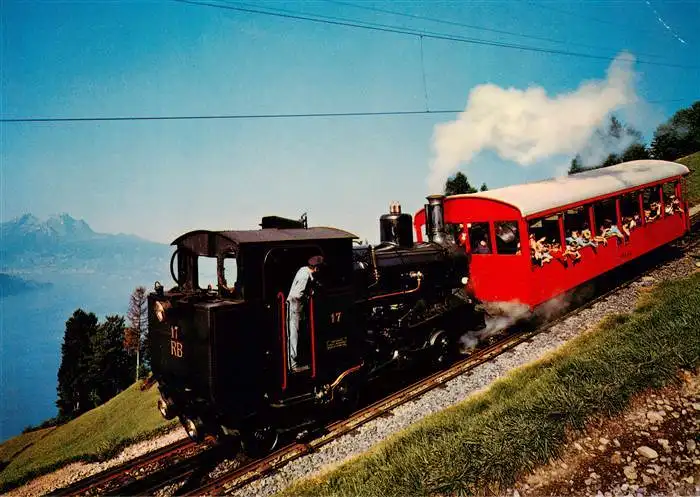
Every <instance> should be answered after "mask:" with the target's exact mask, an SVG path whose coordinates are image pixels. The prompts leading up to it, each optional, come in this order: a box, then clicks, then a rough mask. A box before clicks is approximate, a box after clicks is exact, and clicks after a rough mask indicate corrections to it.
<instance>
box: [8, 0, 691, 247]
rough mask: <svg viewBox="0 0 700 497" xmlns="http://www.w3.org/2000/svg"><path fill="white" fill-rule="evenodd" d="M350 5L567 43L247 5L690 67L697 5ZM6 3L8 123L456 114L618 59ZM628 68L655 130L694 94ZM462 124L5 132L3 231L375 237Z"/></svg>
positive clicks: (480, 160)
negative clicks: (288, 221) (435, 140)
mask: <svg viewBox="0 0 700 497" xmlns="http://www.w3.org/2000/svg"><path fill="white" fill-rule="evenodd" d="M349 1H350V0H349ZM352 2H353V3H355V4H356V5H362V6H365V7H372V8H378V9H385V10H393V11H396V12H402V13H406V14H411V15H414V16H419V17H431V18H439V19H444V20H448V21H450V22H452V23H462V24H470V25H474V26H481V27H485V28H490V29H497V30H502V31H512V32H514V33H519V34H525V35H528V36H534V37H539V38H550V39H555V40H559V41H562V42H563V43H552V42H549V41H544V40H540V39H532V38H522V37H516V36H512V35H506V34H503V33H494V32H489V31H483V30H476V29H473V28H467V27H464V26H457V25H450V24H444V23H442V24H441V23H436V22H433V21H428V20H425V19H416V18H407V17H402V16H398V15H394V14H387V13H380V12H376V11H370V10H367V9H360V8H357V7H353V6H349V5H346V4H340V3H335V2H328V1H308V2H264V3H263V2H259V3H256V4H254V7H255V6H257V8H267V9H269V10H275V11H276V12H281V11H282V10H284V11H286V12H294V13H297V14H302V15H308V14H316V15H323V16H330V17H335V18H344V19H352V20H354V21H358V22H370V23H379V24H384V25H391V26H395V27H397V28H399V29H409V28H410V29H413V30H420V31H430V32H433V33H440V34H444V35H449V36H459V37H469V38H477V39H481V40H488V41H497V42H505V43H515V44H521V45H528V46H533V47H539V48H544V49H551V48H554V49H558V50H565V51H572V52H580V53H586V54H595V55H603V56H606V57H609V58H610V59H612V58H613V57H615V56H616V55H618V54H619V53H621V52H622V51H627V52H629V53H631V54H632V55H634V56H635V57H636V58H637V59H639V60H644V61H654V62H668V63H674V64H680V65H685V66H698V65H700V60H699V59H700V58H699V57H698V56H697V54H698V53H699V50H698V48H699V44H700V35H699V34H698V33H700V3H698V2H661V1H655V2H650V3H647V2H645V1H644V0H640V1H637V0H628V1H605V2H596V1H588V2H505V1H488V2H487V1H474V2H467V1H464V2H444V1H434V2H419V1H415V2H405V1H396V2H380V1H376V2H360V1H358V0H352ZM210 3H215V4H219V5H234V6H236V5H238V6H240V5H242V4H241V3H236V2H233V1H230V2H220V1H214V0H211V2H210ZM652 7H653V8H652ZM1 9H2V46H1V49H2V52H1V53H0V63H1V65H2V74H1V84H2V96H1V99H2V100H1V108H0V114H2V117H3V118H4V119H8V118H23V117H88V116H89V117H108V116H183V115H221V114H277V113H281V114H288V113H327V112H331V113H332V112H380V111H406V110H417V111H420V110H425V108H426V103H427V107H428V108H430V109H432V110H437V109H448V110H456V109H463V108H464V106H465V104H466V103H467V98H468V96H469V92H470V91H471V90H472V89H473V88H474V87H476V86H477V85H483V84H492V85H496V86H498V87H502V88H511V87H512V88H516V89H520V90H525V89H527V88H528V87H532V86H539V87H542V88H543V89H544V90H545V91H546V93H547V95H549V96H551V97H556V96H557V95H560V94H564V93H569V92H574V91H576V90H577V89H578V88H579V87H580V85H581V84H582V83H583V82H585V81H590V80H603V79H605V77H606V71H607V69H608V67H609V66H610V63H611V60H602V59H593V58H585V57H571V56H563V55H555V54H550V53H536V52H529V51H522V50H516V49H510V48H508V49H507V48H500V47H493V46H484V45H479V44H468V43H459V42H455V41H449V40H436V39H433V38H428V37H424V38H423V40H422V47H423V50H422V57H421V39H420V38H419V37H418V36H409V35H404V34H395V33H387V32H378V31H370V30H364V29H357V28H351V27H345V26H337V25H331V24H323V23H312V22H305V21H299V20H292V19H285V18H280V17H273V16H266V15H260V14H253V13H245V12H240V11H233V10H227V9H220V8H214V7H210V6H195V5H188V4H183V3H177V2H174V1H165V0H163V1H150V2H145V1H131V2H126V1H119V2H107V1H55V2H54V1H8V0H3V1H2V3H1ZM659 17H660V18H661V19H662V20H663V23H662V21H661V20H659ZM664 24H665V25H667V26H669V28H670V29H669V28H667V27H666V26H665V25H664ZM680 40H683V42H681V41H680ZM421 58H422V60H423V62H421ZM423 68H424V71H423ZM634 71H635V72H636V93H637V95H638V97H639V98H640V99H641V102H639V103H637V104H634V105H632V106H628V108H627V109H623V110H622V113H623V115H624V116H634V119H633V120H634V124H635V126H637V127H638V128H639V129H641V131H642V132H643V133H644V134H645V136H646V137H647V138H649V137H650V135H651V133H652V132H653V130H654V128H655V127H656V125H658V124H659V123H660V122H662V121H663V120H665V119H667V118H668V117H670V116H671V115H672V114H673V113H674V112H675V111H676V110H678V109H679V108H682V107H686V106H688V105H690V104H691V103H692V102H694V101H695V100H697V99H698V98H700V91H699V89H700V70H698V69H697V68H678V67H665V66H660V65H648V64H642V63H639V62H638V63H636V64H635V65H634ZM424 81H425V84H424ZM426 94H427V102H426ZM649 102H651V103H649ZM455 118H456V114H431V115H413V116H373V117H343V118H330V117H328V118H305V119H256V120H252V119H251V120H246V119H241V120H182V121H120V122H61V123H0V146H1V157H0V159H1V163H0V183H1V184H0V195H1V199H0V220H2V221H7V220H9V219H12V218H14V217H16V216H19V215H21V214H22V213H24V212H32V213H34V214H35V215H37V216H39V217H45V216H47V215H49V214H52V213H57V212H68V213H70V214H71V215H73V216H74V217H78V218H83V219H85V220H86V221H87V222H88V223H89V224H90V225H91V226H92V227H93V229H95V230H97V231H103V232H128V233H135V234H137V235H140V236H143V237H145V238H149V239H152V240H156V241H161V242H169V241H171V240H172V239H173V238H175V237H176V236H177V235H178V234H180V233H182V232H184V231H187V230H191V229H198V228H210V229H252V228H255V227H256V225H257V223H258V222H259V219H260V217H261V216H262V215H266V214H278V215H284V216H289V217H296V216H298V215H300V214H301V213H302V212H304V211H308V213H309V219H310V222H311V224H313V225H333V226H337V227H341V228H345V229H348V230H350V231H353V232H355V233H357V234H359V235H360V236H361V237H363V238H369V239H370V240H376V238H377V232H378V223H377V218H378V217H379V215H381V214H382V213H383V212H384V211H385V210H386V209H387V208H388V203H389V201H391V200H399V201H400V202H401V203H402V205H403V206H404V209H405V210H408V211H410V212H413V211H415V210H416V209H417V208H419V207H420V206H421V205H422V203H423V199H424V196H425V195H426V194H427V193H429V192H428V191H427V186H426V177H427V175H428V172H429V166H430V163H431V160H432V158H433V149H432V136H433V131H434V127H435V126H436V125H437V124H439V123H445V122H449V121H451V120H454V119H455ZM567 162H568V159H567V158H566V157H563V156H558V157H550V158H547V159H545V160H541V161H539V162H536V163H534V164H531V165H528V166H526V167H524V166H520V165H517V164H515V163H513V162H512V161H509V160H506V159H502V158H501V157H499V156H498V155H497V153H496V152H494V151H492V150H488V149H486V150H482V151H481V152H480V153H479V154H478V155H477V156H475V157H474V158H473V159H472V160H471V161H470V162H469V163H468V164H461V165H460V170H462V171H464V172H465V173H466V174H467V175H468V177H469V178H470V180H471V181H472V183H476V184H481V183H482V182H486V183H487V184H488V185H489V187H492V188H493V187H498V186H505V185H508V184H513V183H519V182H524V181H530V180H537V179H541V178H544V177H549V176H551V175H553V174H556V173H557V172H558V171H559V170H560V169H561V166H562V164H563V165H566V164H567Z"/></svg>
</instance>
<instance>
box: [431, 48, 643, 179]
mask: <svg viewBox="0 0 700 497" xmlns="http://www.w3.org/2000/svg"><path fill="white" fill-rule="evenodd" d="M633 65H634V56H632V55H631V54H629V53H626V52H622V53H621V54H619V55H618V56H617V57H616V58H615V60H613V62H612V63H611V64H610V67H608V71H607V77H606V79H604V80H601V81H589V82H584V83H582V84H581V86H580V87H579V88H578V89H577V90H576V91H574V92H571V93H565V94H560V95H552V96H548V95H547V93H546V91H545V90H544V88H542V87H531V88H528V89H526V90H521V89H517V88H508V89H504V88H500V87H498V86H496V85H492V84H485V85H479V86H477V87H475V88H474V89H472V91H471V92H470V93H469V99H468V101H467V106H466V108H465V109H464V112H462V113H461V114H460V115H459V117H458V118H457V120H456V121H452V122H449V123H444V124H438V125H437V126H436V127H435V130H434V134H433V148H434V151H435V157H434V159H433V161H432V163H431V164H430V175H429V176H428V187H429V188H430V191H431V192H440V191H442V190H443V187H444V184H445V180H446V179H447V178H448V177H449V176H450V175H451V174H454V173H455V172H456V170H457V168H458V167H459V165H460V163H463V162H467V163H468V162H469V161H471V160H472V158H473V157H474V156H475V155H476V154H477V153H479V152H480V151H482V150H487V149H490V150H494V151H495V152H496V153H498V155H499V156H500V157H501V158H503V159H507V160H512V161H515V162H516V163H518V164H520V165H522V166H527V165H530V164H532V163H534V162H536V161H540V160H543V159H546V158H549V157H552V156H555V155H559V154H568V155H569V156H573V155H574V154H576V153H578V152H579V151H581V150H582V149H583V148H584V146H585V145H586V144H588V143H589V141H590V140H591V137H592V136H593V134H594V133H595V131H596V129H598V128H599V127H600V126H601V125H603V123H605V122H606V121H607V118H608V116H609V115H610V114H611V113H612V111H614V110H616V109H619V108H620V107H623V106H626V105H629V104H632V103H635V102H636V101H637V100H638V99H637V94H636V89H635V79H636V78H635V76H636V75H635V73H634V71H633ZM611 153H613V152H611Z"/></svg>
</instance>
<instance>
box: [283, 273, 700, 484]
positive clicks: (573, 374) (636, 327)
mask: <svg viewBox="0 0 700 497" xmlns="http://www.w3.org/2000/svg"><path fill="white" fill-rule="evenodd" d="M698 364H700V273H696V274H694V275H693V276H691V277H689V278H686V279H684V280H680V281H677V282H673V283H664V284H661V285H660V286H659V287H658V288H656V289H655V290H654V292H653V294H651V295H650V296H649V297H648V298H646V299H645V301H644V302H643V303H642V304H640V305H639V306H638V308H637V309H636V310H635V311H634V312H633V313H632V314H629V315H617V316H613V317H609V318H607V319H605V320H604V322H603V323H602V324H601V325H599V326H598V327H597V329H596V330H595V331H593V332H591V333H588V334H586V335H582V336H580V337H578V338H577V339H575V340H573V341H572V342H570V343H568V344H567V345H566V346H564V347H562V348H561V349H560V350H558V351H557V352H556V353H554V354H551V355H549V356H548V357H547V358H545V359H543V360H540V361H538V362H535V363H533V364H531V365H528V366H526V367H524V368H521V369H518V370H516V371H513V372H512V373H511V374H509V375H508V376H506V377H505V378H504V379H502V380H499V381H498V382H496V383H495V384H494V385H493V386H492V387H491V388H490V389H488V390H487V391H485V392H483V393H481V394H478V395H475V396H472V397H471V398H470V399H469V400H467V401H465V402H464V403H462V404H460V405H457V406H455V407H453V408H450V409H447V410H445V411H442V412H440V413H437V414H435V415H432V416H430V417H428V418H426V419H424V420H423V421H421V422H419V423H417V424H416V425H414V426H412V427H411V428H409V429H408V430H406V431H404V432H403V433H400V434H397V435H396V436H394V437H392V438H390V439H388V440H387V441H385V442H384V443H382V444H380V445H379V446H378V447H376V448H375V449H373V450H372V451H371V452H369V453H368V454H366V455H364V456H360V457H359V458H356V459H354V460H353V461H351V462H349V463H347V464H344V465H343V466H341V467H339V468H337V469H335V470H333V471H331V472H329V473H327V474H325V475H322V476H321V477H318V478H315V479H311V480H307V481H304V482H301V483H299V484H297V485H295V486H293V487H292V488H290V489H288V490H287V491H285V492H284V495H286V496H299V495H343V496H345V495H347V496H351V495H352V496H355V495H368V496H369V495H371V496H374V495H382V496H385V497H388V496H393V495H396V496H399V495H401V496H403V495H454V494H458V495H461V494H469V495H471V494H488V493H493V494H498V493H499V492H500V491H502V490H503V486H504V485H509V484H512V482H513V481H514V480H515V478H516V477H517V476H518V474H520V473H522V472H524V471H528V470H530V469H532V468H534V467H535V466H536V465H538V464H542V463H545V462H546V461H548V460H549V459H550V458H552V457H553V456H556V455H557V454H558V451H559V450H560V448H561V447H562V446H563V444H564V442H565V436H566V431H567V430H568V429H571V428H573V429H580V428H583V426H584V425H585V423H586V421H587V420H590V419H592V417H593V416H596V415H610V414H614V413H616V412H619V411H620V410H621V409H623V408H624V407H625V405H626V404H627V402H628V401H629V399H630V397H631V396H632V395H634V394H635V393H638V392H640V391H643V390H645V389H647V388H649V387H653V386H660V385H662V384H665V383H667V382H669V381H671V380H672V379H673V378H675V375H676V373H677V370H678V368H679V367H693V366H696V365H698Z"/></svg>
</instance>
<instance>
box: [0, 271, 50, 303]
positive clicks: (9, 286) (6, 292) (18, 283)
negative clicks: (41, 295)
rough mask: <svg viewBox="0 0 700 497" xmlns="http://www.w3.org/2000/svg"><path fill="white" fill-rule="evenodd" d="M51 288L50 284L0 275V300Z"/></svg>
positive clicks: (9, 275)
mask: <svg viewBox="0 0 700 497" xmlns="http://www.w3.org/2000/svg"><path fill="white" fill-rule="evenodd" d="M51 286H52V285H51V283H39V282H36V281H30V280H25V279H23V278H20V277H19V276H13V275H11V274H4V273H0V299H2V298H3V297H9V296H10V295H19V294H20V293H27V292H32V291H35V290H42V289H45V288H50V287H51Z"/></svg>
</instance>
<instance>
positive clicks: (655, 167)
mask: <svg viewBox="0 0 700 497" xmlns="http://www.w3.org/2000/svg"><path fill="white" fill-rule="evenodd" d="M689 172H690V171H689V170H688V168H687V167H685V166H684V165H683V164H678V163H677V162H668V161H663V160H636V161H631V162H623V163H622V164H617V165H615V166H610V167H604V168H600V169H593V170H590V171H584V172H581V173H577V174H572V175H568V176H562V177H559V178H552V179H547V180H543V181H537V182H534V183H525V184H520V185H513V186H507V187H505V188H497V189H495V190H489V191H486V192H479V193H470V194H465V195H453V196H450V197H448V198H449V199H455V198H485V199H491V200H497V201H500V202H504V203H506V204H510V205H512V206H513V207H515V208H517V209H519V210H520V213H521V214H522V216H523V217H527V216H530V215H532V214H537V213H538V212H544V211H548V210H551V209H556V208H558V207H563V206H565V205H571V204H575V203H577V202H582V201H585V200H587V199H593V198H597V197H601V196H605V195H610V194H613V193H615V192H619V191H621V190H627V189H629V188H635V187H638V186H642V185H645V184H648V183H653V182H656V181H663V180H664V179H670V178H675V177H678V176H681V175H684V174H688V173H689Z"/></svg>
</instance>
